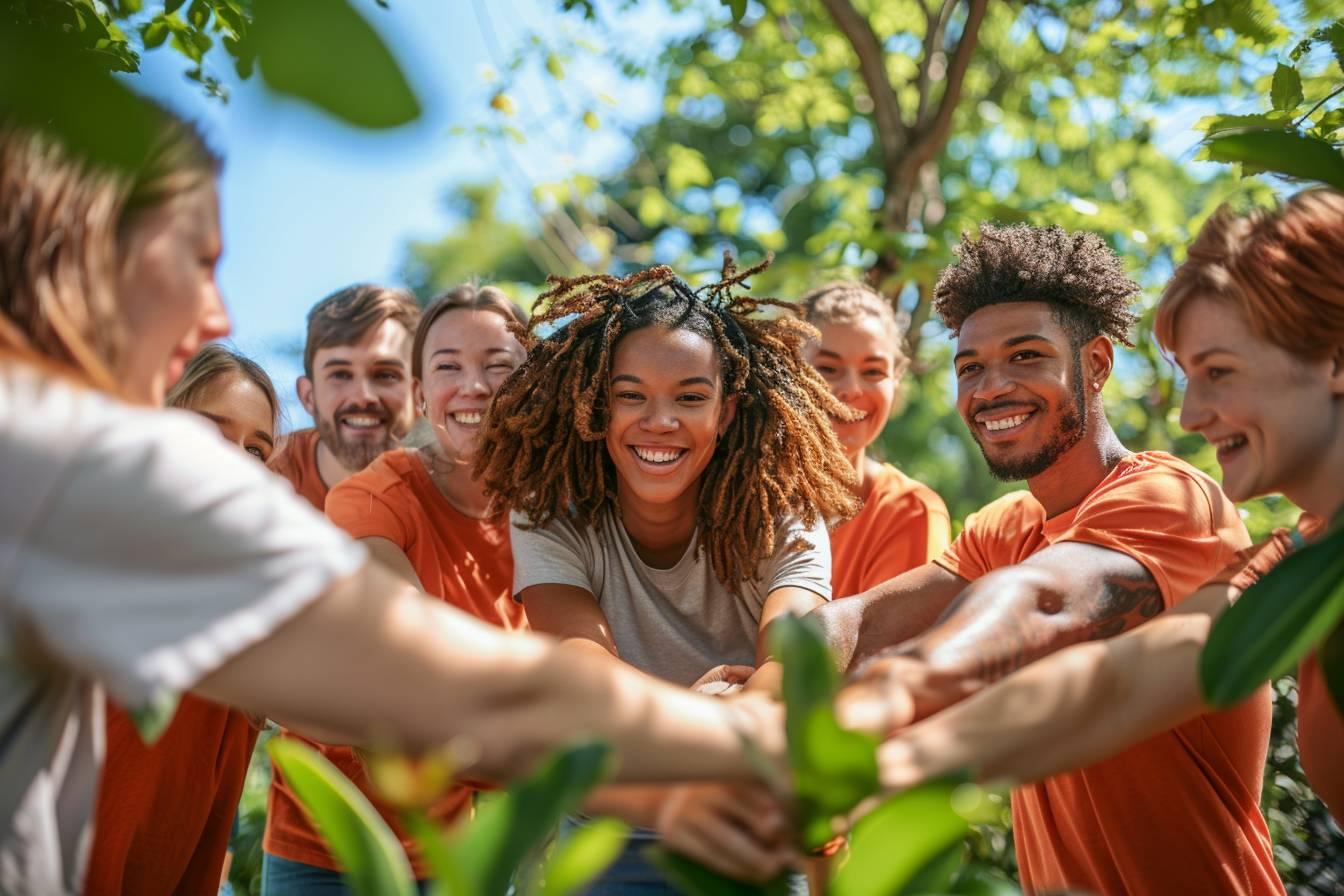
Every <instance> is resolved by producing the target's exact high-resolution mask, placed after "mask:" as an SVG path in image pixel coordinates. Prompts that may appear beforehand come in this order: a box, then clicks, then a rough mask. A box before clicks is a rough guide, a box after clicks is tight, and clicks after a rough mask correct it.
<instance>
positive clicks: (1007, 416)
mask: <svg viewBox="0 0 1344 896" xmlns="http://www.w3.org/2000/svg"><path fill="white" fill-rule="evenodd" d="M1036 413H1037V409H1036V408H1033V407H1030V406H1028V405H1020V404H1019V405H1012V406H1003V407H997V408H988V409H986V410H982V411H978V412H976V413H975V414H974V416H973V417H972V419H973V420H974V421H975V424H976V425H977V426H978V427H979V428H980V430H981V431H982V432H983V433H984V434H985V435H986V436H987V437H989V438H991V439H995V438H1009V437H1012V436H1014V435H1016V434H1017V431H1018V430H1019V429H1021V428H1022V427H1023V426H1026V425H1027V423H1028V422H1029V421H1030V420H1031V418H1033V417H1035V416H1036Z"/></svg>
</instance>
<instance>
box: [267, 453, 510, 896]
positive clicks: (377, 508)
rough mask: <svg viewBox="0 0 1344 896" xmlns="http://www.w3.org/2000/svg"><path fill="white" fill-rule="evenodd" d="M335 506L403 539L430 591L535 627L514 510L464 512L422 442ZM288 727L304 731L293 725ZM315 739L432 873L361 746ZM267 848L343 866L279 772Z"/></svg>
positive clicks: (370, 471)
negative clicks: (480, 514)
mask: <svg viewBox="0 0 1344 896" xmlns="http://www.w3.org/2000/svg"><path fill="white" fill-rule="evenodd" d="M326 509H327V516H328V517H330V518H331V520H332V522H334V523H336V524H337V525H338V526H340V527H341V528H342V529H344V530H345V531H346V532H348V533H350V535H352V536H353V537H355V538H369V537H375V536H376V537H379V538H386V539H388V540H389V541H391V542H393V543H394V544H396V545H397V546H398V547H399V548H401V549H402V551H403V552H404V553H405V554H406V557H407V559H409V560H410V561H411V566H412V567H413V568H414V569H415V573H416V575H417V576H418V577H419V578H420V583H421V584H422V585H424V587H425V590H426V591H427V592H428V593H430V594H433V595H436V596H438V597H441V598H443V600H444V601H445V602H446V603H448V604H450V605H452V606H454V607H456V608H457V609H459V610H462V611H464V612H466V613H469V614H471V615H472V616H475V617H476V618H478V619H482V620H484V621H486V622H490V623H493V624H495V625H498V626H501V627H503V628H507V629H519V628H524V627H526V624H527V623H526V619H525V617H524V615H523V607H522V605H521V604H519V603H518V602H517V601H515V600H514V599H513V553H512V551H511V550H510V548H509V525H508V519H507V517H501V518H498V519H493V520H478V519H473V518H471V517H468V516H466V515H464V514H462V513H461V512H460V511H458V510H457V509H456V508H454V507H453V506H452V505H451V504H449V503H448V501H447V500H445V499H444V497H443V495H442V494H441V493H440V492H439V489H438V487H437V486H436V485H434V483H433V481H432V480H431V479H430V478H429V474H428V473H426V472H425V468H424V464H423V463H421V461H420V459H419V457H417V456H416V454H415V452H413V451H407V450H396V451H389V452H387V453H386V454H383V455H382V456H381V457H379V458H377V459H376V460H375V461H374V462H373V463H371V464H369V466H368V467H366V468H365V469H364V470H362V471H360V472H359V473H356V474H355V475H353V476H351V477H349V478H348V479H346V480H345V481H344V482H342V483H340V484H339V485H337V486H336V487H335V488H333V489H332V490H331V494H330V495H328V497H327V508H326ZM284 736H286V737H296V735H293V734H290V733H288V732H286V733H285V735H284ZM309 743H311V741H309ZM315 746H317V747H318V749H320V750H321V751H322V753H323V754H324V755H325V756H326V757H327V758H328V759H330V760H331V761H332V763H334V764H335V765H336V767H337V768H339V769H340V770H341V771H342V772H344V773H345V774H346V776H347V777H349V778H350V780H352V781H353V782H355V784H356V785H357V786H358V787H359V789H360V790H362V791H364V793H365V794H366V795H368V796H369V798H370V799H371V800H372V801H373V803H374V805H375V807H377V809H378V811H379V812H380V813H381V814H382V816H383V818H385V819H387V821H388V823H389V824H390V825H391V826H392V829H393V830H394V831H396V832H397V834H398V836H400V837H401V841H402V845H403V846H404V847H405V848H406V852H407V855H409V856H410V858H411V864H412V867H413V869H414V870H415V874H416V876H417V877H420V878H424V877H427V876H428V874H429V869H428V868H427V867H426V866H425V865H424V864H423V863H422V862H421V861H420V859H419V851H418V849H417V848H416V847H415V844H414V840H413V839H412V838H411V837H410V836H409V835H408V834H406V832H405V831H404V830H402V828H401V827H400V825H399V824H398V823H397V821H396V817H395V810H393V809H391V808H389V807H386V806H383V805H381V804H379V802H378V800H377V799H376V797H375V796H374V794H373V791H372V789H371V787H370V785H369V781H368V776H367V775H366V774H365V772H364V767H363V764H362V763H361V762H360V761H359V759H358V758H357V757H356V756H355V754H354V751H353V750H351V749H350V748H349V747H332V746H325V745H321V744H315ZM471 794H472V790H471V788H470V787H462V786H459V787H453V788H452V789H450V790H449V791H448V792H447V793H446V794H444V796H443V798H442V799H441V800H440V801H439V802H438V803H436V804H435V806H434V807H433V809H432V810H431V812H430V817H431V818H433V819H434V820H436V821H438V822H440V823H447V822H451V821H453V820H455V819H457V818H459V817H461V816H462V815H464V814H465V813H467V812H469V811H470V810H471ZM263 848H264V849H265V850H266V852H268V853H270V854H271V855H274V856H278V857H280V858H282V859H289V860H290V861H293V862H303V863H305V864H308V865H317V866H319V867H322V868H330V869H333V870H336V869H339V867H340V866H339V865H338V864H337V862H336V860H335V859H334V858H333V857H332V856H331V854H330V852H328V850H327V848H326V845H325V843H324V842H323V840H322V839H321V837H320V836H319V835H318V833H317V831H316V830H315V829H314V828H313V826H312V825H311V824H310V823H309V822H308V818H307V816H306V815H305V814H304V812H303V810H302V808H300V806H299V804H298V802H297V801H296V800H295V799H294V795H293V792H292V791H291V790H290V789H289V787H288V786H287V785H286V784H285V782H284V779H283V778H282V777H281V776H280V775H279V774H277V775H275V776H274V777H273V779H272V783H271V791H270V794H269V797H268V800H267V816H266V835H265V839H264V841H263Z"/></svg>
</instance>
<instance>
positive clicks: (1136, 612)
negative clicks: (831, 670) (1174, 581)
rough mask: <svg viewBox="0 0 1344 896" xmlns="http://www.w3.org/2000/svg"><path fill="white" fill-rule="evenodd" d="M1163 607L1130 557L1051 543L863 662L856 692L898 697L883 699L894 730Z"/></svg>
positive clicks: (1092, 547)
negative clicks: (863, 689) (887, 693)
mask: <svg viewBox="0 0 1344 896" xmlns="http://www.w3.org/2000/svg"><path fill="white" fill-rule="evenodd" d="M1162 607H1163V602H1162V593H1161V590H1160V589H1159V588H1158V586H1157V583H1156V582H1155V581H1154V580H1153V577H1152V575H1151V574H1149V572H1148V570H1147V569H1145V568H1144V567H1143V565H1142V564H1140V563H1139V562H1138V561H1137V560H1134V559H1133V558H1132V557H1129V556H1127V555H1125V554H1122V553H1120V552H1118V551H1113V550H1110V549H1108V548H1102V547H1098V546H1096V545H1089V544H1081V543H1076V542H1064V543H1061V544H1056V545H1052V546H1051V547H1049V548H1046V549H1045V550H1043V551H1041V552H1039V553H1037V554H1035V555H1033V556H1032V557H1030V558H1028V559H1027V560H1026V561H1024V562H1023V563H1020V564H1018V565H1016V566H1008V567H1004V568H1002V569H997V570H995V571H993V572H991V573H989V574H987V575H985V576H982V577H981V578H979V579H977V580H976V581H974V582H972V583H971V584H970V585H969V586H968V587H967V588H966V589H965V590H963V591H962V592H961V594H960V595H958V596H957V598H956V599H955V600H953V601H952V603H951V604H950V605H949V606H948V608H947V610H946V611H945V612H944V613H943V615H942V616H941V617H940V618H939V619H938V621H937V622H935V623H934V624H933V626H932V627H931V628H929V629H928V630H927V631H925V632H924V633H923V634H921V635H919V636H917V637H915V638H912V639H910V640H908V641H905V642H904V643H902V644H898V645H896V646H894V647H891V648H888V649H887V650H884V651H882V652H881V653H878V654H876V655H875V656H874V657H872V658H871V659H870V660H869V661H867V662H864V663H862V664H861V665H860V666H859V668H858V670H857V673H856V679H857V684H856V686H858V687H880V688H883V689H890V690H893V691H894V692H895V693H896V694H897V695H899V696H900V699H889V700H888V701H887V706H888V707H889V711H890V714H891V716H890V718H889V719H887V720H886V722H887V727H889V728H895V727H899V726H901V725H905V724H908V723H910V722H912V721H915V720H917V719H921V718H924V717H925V716H927V715H929V714H931V713H933V712H937V711H938V710H940V709H942V708H944V707H946V706H949V705H951V704H952V703H955V702H957V701H958V700H961V699H964V698H965V697H968V696H970V695H971V694H973V693H975V692H976V691H978V690H980V689H981V688H983V687H985V686H986V685H988V684H990V683H992V682H994V681H997V680H998V679H1000V678H1003V677H1004V676H1006V675H1008V674H1009V673H1011V672H1013V671H1015V670H1017V669H1020V668H1021V667H1023V666H1025V665H1027V664H1028V663H1031V662H1033V661H1035V660H1038V659H1040V658H1041V657H1043V656H1046V655H1048V654H1051V653H1054V652H1055V651H1057V650H1059V649H1061V648H1063V647H1067V646H1068V645H1070V644H1076V643H1078V642H1081V641H1091V640H1098V639H1101V638H1109V637H1112V636H1114V635H1118V634H1120V633H1121V632H1123V631H1126V630H1127V629H1130V628H1133V627H1134V626H1136V625H1138V624H1139V623H1141V622H1143V621H1144V620H1146V619H1151V618H1152V617H1154V616H1156V615H1157V614H1158V613H1159V612H1161V610H1162ZM870 724H871V723H870Z"/></svg>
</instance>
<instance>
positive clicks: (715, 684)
mask: <svg viewBox="0 0 1344 896" xmlns="http://www.w3.org/2000/svg"><path fill="white" fill-rule="evenodd" d="M755 671H756V670H755V669H754V668H753V667H751V666H739V665H732V664H724V665H722V666H715V667H714V668H713V669H710V670H709V671H708V672H706V673H705V674H704V675H701V676H700V677H699V678H698V679H696V682H695V684H693V685H691V690H693V691H698V692H700V693H702V694H717V693H720V692H721V690H722V689H723V688H724V687H725V686H729V685H736V686H737V688H735V689H738V688H740V686H741V685H743V684H746V682H747V679H748V678H751V676H752V673H754V672H755ZM707 688H715V689H712V690H707Z"/></svg>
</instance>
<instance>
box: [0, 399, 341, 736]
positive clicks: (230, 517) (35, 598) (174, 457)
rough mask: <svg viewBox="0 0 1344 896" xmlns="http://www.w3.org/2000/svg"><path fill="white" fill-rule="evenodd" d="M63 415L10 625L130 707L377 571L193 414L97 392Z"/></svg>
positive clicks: (12, 587)
mask: <svg viewBox="0 0 1344 896" xmlns="http://www.w3.org/2000/svg"><path fill="white" fill-rule="evenodd" d="M46 409H47V410H48V411H51V410H53V408H52V407H48V408H46ZM54 409H55V410H56V411H59V412H62V413H64V412H65V411H69V412H70V413H68V415H66V419H62V420H59V421H55V422H52V421H48V422H47V423H46V424H45V425H47V426H56V427H59V428H60V429H59V430H58V431H63V432H64V436H63V438H65V439H67V440H68V441H67V442H66V443H65V447H64V449H63V450H64V451H65V454H66V460H65V462H64V464H63V467H62V468H61V469H60V470H58V471H55V475H53V476H52V486H51V488H49V489H47V490H46V491H45V493H44V494H43V495H42V496H41V498H40V500H35V501H33V502H32V503H31V507H32V509H33V512H32V513H31V514H30V515H29V516H28V518H27V519H26V520H24V521H23V523H22V525H21V527H20V531H19V533H18V539H19V551H18V556H17V560H16V561H15V562H14V563H13V565H12V568H11V573H12V574H11V576H10V580H9V581H8V582H7V583H6V584H5V586H4V589H3V590H4V595H5V598H6V602H7V604H8V606H7V607H6V611H7V612H8V613H9V614H10V615H11V621H12V622H14V623H16V624H17V625H19V626H21V630H22V631H24V632H25V633H26V634H27V635H29V636H31V643H34V644H35V645H36V646H37V647H38V649H39V650H40V651H42V652H43V653H45V654H46V655H48V656H50V657H52V658H54V659H55V660H56V661H58V662H60V663H62V664H64V665H67V666H68V667H70V668H73V669H75V670H77V671H78V672H80V673H81V674H85V675H88V676H90V677H92V678H94V679H96V680H98V681H100V682H101V683H103V685H104V686H105V687H106V688H107V689H108V691H109V692H110V693H111V694H112V695H113V696H114V697H116V699H117V700H118V701H119V702H120V703H122V705H124V706H126V707H127V708H128V709H131V710H139V709H144V708H148V707H150V706H154V705H160V704H162V702H163V701H164V700H167V699H171V697H172V696H173V695H175V694H176V693H178V692H180V691H183V690H186V689H188V688H190V687H191V686H192V685H194V684H195V683H196V682H197V681H199V680H200V679H201V678H202V677H203V676H205V675H207V674H209V673H210V672H212V671H214V670H215V669H216V668H218V667H219V666H221V665H222V664H224V663H225V662H227V661H228V660H229V659H231V658H232V657H233V656H235V655H236V654H238V653H239V652H240V651H242V650H244V649H245V648H247V647H249V646H251V645H252V644H254V643H256V642H258V641H260V640H262V639H264V638H266V637H267V636H268V635H269V634H270V633H271V632H273V631H274V630H275V629H276V628H277V627H278V626H279V625H280V624H281V623H283V622H285V621H286V620H288V619H290V618H291V617H292V616H293V615H294V614H295V613H297V612H298V611H299V610H301V609H303V608H304V607H306V606H307V605H308V604H309V603H310V602H311V601H313V600H314V599H315V598H317V597H319V596H320V595H322V594H323V593H324V592H325V591H326V589H327V588H328V587H329V586H330V585H331V584H332V582H334V581H335V580H337V579H339V578H342V577H344V576H346V575H349V574H350V573H352V572H354V571H355V570H356V569H358V568H359V566H360V565H361V564H362V563H363V562H364V560H365V557H366V552H365V551H364V549H363V548H362V547H361V546H359V545H358V544H356V543H355V542H353V541H351V540H350V539H349V538H348V537H347V536H346V535H345V534H344V533H342V532H340V531H339V530H337V529H336V528H335V527H333V526H332V525H330V524H329V523H328V522H327V521H326V520H325V519H323V518H322V516H321V515H320V514H318V513H317V512H316V511H314V510H313V509H312V508H311V507H309V506H308V505H307V504H306V503H305V502H304V501H302V500H301V499H299V498H297V497H296V496H295V495H294V492H293V490H292V489H291V488H290V487H289V486H288V485H287V484H286V483H285V482H284V481H283V480H281V479H279V478H277V477H275V476H273V475H272V474H271V473H269V472H268V471H267V470H266V469H265V468H264V467H263V466H262V465H261V464H259V463H257V462H256V461H255V460H253V459H251V458H249V457H248V456H247V455H245V454H243V453H242V452H240V451H238V450H237V449H236V448H233V447H231V446H229V445H228V444H227V443H225V442H224V441H223V440H222V439H220V438H219V435H218V433H217V432H215V430H214V428H213V427H210V426H209V425H208V424H205V423H204V422H202V421H200V420H199V419H198V418H196V417H195V416H194V415H190V414H188V413H186V412H178V411H161V410H147V409H136V408H129V407H126V406H124V405H120V404H118V403H115V402H112V401H110V400H108V399H105V398H103V397H102V396H97V395H94V394H92V393H90V394H88V395H87V396H85V397H84V398H83V399H82V400H80V401H76V402H71V403H68V404H65V405H59V406H55V408H54ZM34 410H38V411H41V410H43V408H42V406H41V405H40V404H39V406H38V407H37V408H35V409H34ZM23 442H24V439H23V438H22V434H20V437H18V438H13V439H10V440H9V444H8V446H7V454H8V453H9V451H10V450H12V451H13V455H16V456H20V461H22V457H21V455H23V454H24V452H25V451H26V450H27V451H31V450H32V449H33V448H34V447H35V445H29V446H27V447H25V445H24V444H23ZM33 465H34V467H38V466H40V462H39V461H37V460H33Z"/></svg>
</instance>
